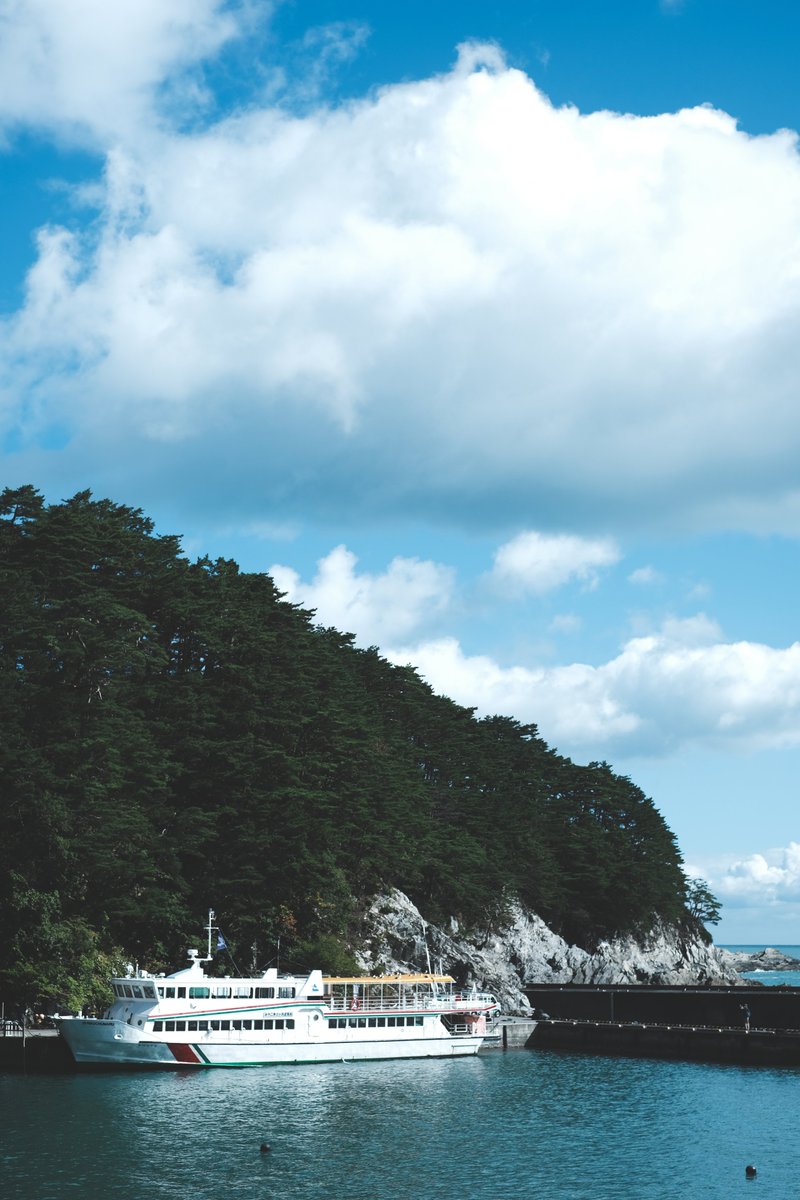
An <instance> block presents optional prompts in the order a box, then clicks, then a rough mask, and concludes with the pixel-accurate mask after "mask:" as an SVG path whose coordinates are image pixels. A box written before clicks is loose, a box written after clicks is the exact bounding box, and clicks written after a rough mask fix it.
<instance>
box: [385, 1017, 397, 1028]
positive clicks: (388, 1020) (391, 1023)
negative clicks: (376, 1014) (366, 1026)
mask: <svg viewBox="0 0 800 1200" xmlns="http://www.w3.org/2000/svg"><path fill="white" fill-rule="evenodd" d="M386 1024H387V1025H389V1026H390V1027H394V1026H395V1025H396V1024H397V1017H387V1018H386Z"/></svg>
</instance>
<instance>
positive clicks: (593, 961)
mask: <svg viewBox="0 0 800 1200" xmlns="http://www.w3.org/2000/svg"><path fill="white" fill-rule="evenodd" d="M776 953H777V952H776ZM358 957H359V959H360V962H361V965H362V967H363V968H364V969H365V970H367V971H407V970H409V969H413V970H419V969H420V968H421V966H422V965H423V964H426V963H427V961H428V958H429V960H430V964H431V969H432V970H433V971H440V970H441V971H443V972H446V973H448V974H452V975H454V976H455V977H456V979H458V981H459V982H460V983H464V984H465V985H471V984H476V985H477V986H478V987H480V988H485V989H488V990H489V991H492V992H494V994H495V995H496V996H497V998H498V1000H499V1001H500V1002H501V1004H502V1005H503V1009H504V1011H505V1012H506V1013H512V1014H518V1015H520V1016H526V1015H529V1014H530V1011H531V1007H530V1004H529V1002H528V999H527V996H526V995H525V991H524V989H525V987H526V986H532V985H535V984H541V983H590V984H591V983H594V984H611V985H625V984H637V983H642V984H655V985H658V984H661V985H687V986H692V985H694V986H704V985H708V984H724V985H728V986H733V985H741V984H744V983H745V982H746V981H745V980H743V979H742V978H741V976H740V974H739V971H741V970H750V969H756V970H757V969H759V968H749V967H741V966H739V965H738V963H735V962H734V958H735V956H734V955H733V954H731V952H729V951H724V950H719V949H718V948H717V947H716V946H714V945H712V944H710V943H708V942H706V941H705V939H704V938H703V937H702V934H701V933H700V932H699V931H698V932H694V931H691V930H690V929H688V928H678V927H675V926H668V925H663V924H657V925H656V926H654V927H653V929H651V930H650V931H648V933H647V934H646V935H644V936H642V937H640V938H638V939H637V938H633V937H623V938H616V939H613V940H611V941H608V942H602V943H601V944H600V945H599V946H598V948H597V949H596V950H595V951H594V952H593V953H588V952H587V951H586V950H583V949H581V948H580V947H579V946H570V945H568V944H567V943H566V942H565V941H564V939H563V938H561V937H559V935H558V934H556V933H554V932H553V931H552V930H551V929H549V928H548V926H547V925H546V924H545V923H544V921H542V920H541V918H540V917H538V916H537V915H536V914H535V913H532V912H529V911H527V910H526V909H524V908H523V907H522V905H520V904H513V905H512V906H511V907H510V909H509V914H508V917H507V919H506V921H505V923H504V924H503V925H502V926H501V927H500V928H498V929H496V930H492V931H488V932H486V933H484V934H481V935H476V934H475V933H474V932H473V933H470V934H469V935H465V934H464V933H462V932H461V931H460V930H459V927H458V923H457V922H456V921H455V920H451V921H450V923H449V928H448V929H447V930H445V929H442V928H440V927H438V926H436V925H428V924H427V923H426V922H425V920H424V918H423V916H422V914H421V913H420V911H419V909H418V908H417V907H416V905H414V904H413V903H412V902H411V900H410V899H409V898H408V896H406V895H404V893H403V892H400V891H393V892H390V893H387V894H385V895H381V896H379V897H377V898H376V899H375V900H374V901H373V903H372V905H371V906H370V908H369V910H368V911H367V913H366V914H365V919H364V932H363V937H362V939H361V948H360V953H359V955H358ZM762 969H772V968H762ZM785 969H787V970H789V969H793V968H789V967H787V968H785Z"/></svg>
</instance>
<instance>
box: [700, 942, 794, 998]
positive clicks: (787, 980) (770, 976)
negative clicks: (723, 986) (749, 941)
mask: <svg viewBox="0 0 800 1200" xmlns="http://www.w3.org/2000/svg"><path fill="white" fill-rule="evenodd" d="M770 945H771V946H772V948H773V949H774V950H780V951H781V953H782V954H788V955H789V956H790V958H798V959H800V946H785V945H779V944H778V943H777V942H770ZM719 948H720V950H736V951H738V950H744V951H746V952H747V953H748V954H758V952H759V951H761V950H764V949H766V947H765V946H745V945H736V946H720V947H719ZM743 978H745V979H752V980H753V981H754V982H755V983H762V984H764V985H765V986H766V987H786V986H788V987H800V970H799V971H744V972H743Z"/></svg>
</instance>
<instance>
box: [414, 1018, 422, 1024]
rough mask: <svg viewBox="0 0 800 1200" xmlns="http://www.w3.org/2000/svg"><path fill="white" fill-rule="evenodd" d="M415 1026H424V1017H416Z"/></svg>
mask: <svg viewBox="0 0 800 1200" xmlns="http://www.w3.org/2000/svg"><path fill="white" fill-rule="evenodd" d="M414 1024H415V1025H421V1024H422V1017H414Z"/></svg>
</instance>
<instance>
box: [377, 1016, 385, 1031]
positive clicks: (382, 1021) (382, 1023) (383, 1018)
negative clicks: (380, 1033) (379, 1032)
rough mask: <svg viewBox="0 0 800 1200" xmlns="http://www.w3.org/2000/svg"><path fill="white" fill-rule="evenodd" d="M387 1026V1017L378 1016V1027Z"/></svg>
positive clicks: (383, 1027)
mask: <svg viewBox="0 0 800 1200" xmlns="http://www.w3.org/2000/svg"><path fill="white" fill-rule="evenodd" d="M385 1028H386V1017H378V1029H385Z"/></svg>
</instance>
